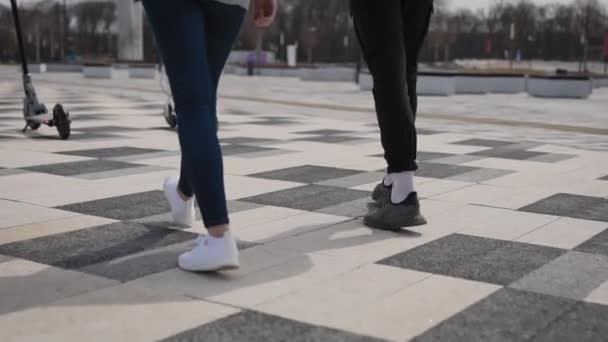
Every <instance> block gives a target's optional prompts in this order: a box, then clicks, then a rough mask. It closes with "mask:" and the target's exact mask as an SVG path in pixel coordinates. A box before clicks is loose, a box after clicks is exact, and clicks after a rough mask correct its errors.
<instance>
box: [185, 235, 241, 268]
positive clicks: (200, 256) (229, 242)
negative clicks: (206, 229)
mask: <svg viewBox="0 0 608 342" xmlns="http://www.w3.org/2000/svg"><path fill="white" fill-rule="evenodd" d="M201 237H202V238H199V239H200V241H199V239H197V242H199V244H197V245H196V246H195V247H194V248H193V249H192V250H191V251H189V252H186V253H184V254H182V255H180V256H179V258H178V260H177V264H178V265H179V267H180V268H182V269H184V270H186V271H193V272H211V271H225V270H234V269H237V268H239V251H238V249H237V246H236V240H235V239H234V237H233V236H232V234H231V233H230V232H229V231H228V232H226V233H224V236H222V237H221V238H216V237H213V236H209V235H201Z"/></svg>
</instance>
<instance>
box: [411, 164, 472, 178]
mask: <svg viewBox="0 0 608 342" xmlns="http://www.w3.org/2000/svg"><path fill="white" fill-rule="evenodd" d="M475 170H479V168H477V167H471V166H463V165H450V164H439V163H428V162H427V163H425V162H421V163H418V170H417V171H416V176H418V177H428V178H439V179H442V178H448V177H453V176H457V175H461V174H463V173H467V172H471V171H475Z"/></svg>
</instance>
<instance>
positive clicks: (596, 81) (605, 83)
mask: <svg viewBox="0 0 608 342" xmlns="http://www.w3.org/2000/svg"><path fill="white" fill-rule="evenodd" d="M606 87H608V77H594V78H593V88H606Z"/></svg>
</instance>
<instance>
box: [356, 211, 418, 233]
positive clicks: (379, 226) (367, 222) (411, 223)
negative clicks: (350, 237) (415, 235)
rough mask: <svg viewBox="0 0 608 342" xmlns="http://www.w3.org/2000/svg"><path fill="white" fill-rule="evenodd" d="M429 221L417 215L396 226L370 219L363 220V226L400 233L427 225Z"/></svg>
mask: <svg viewBox="0 0 608 342" xmlns="http://www.w3.org/2000/svg"><path fill="white" fill-rule="evenodd" d="M427 223H428V222H427V220H426V219H425V218H424V217H423V216H422V215H416V216H414V217H411V218H408V219H407V220H403V221H402V222H398V223H395V224H386V223H382V222H374V221H373V220H370V219H369V218H367V217H366V218H364V219H363V224H365V225H366V226H368V227H370V228H375V229H380V230H390V231H394V232H396V231H400V230H401V229H403V228H409V227H416V226H423V225H425V224H427Z"/></svg>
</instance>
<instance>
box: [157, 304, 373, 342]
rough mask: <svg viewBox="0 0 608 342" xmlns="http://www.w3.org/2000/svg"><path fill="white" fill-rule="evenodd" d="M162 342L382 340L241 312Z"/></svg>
mask: <svg viewBox="0 0 608 342" xmlns="http://www.w3.org/2000/svg"><path fill="white" fill-rule="evenodd" d="M162 341H163V342H174V341H175V342H177V341H205V342H223V341H231V342H279V341H283V342H284V341H291V342H347V341H382V340H380V339H376V338H372V337H367V336H363V335H357V334H353V333H349V332H346V331H341V330H336V329H331V328H326V327H321V326H315V325H312V324H307V323H303V322H298V321H293V320H290V319H286V318H282V317H278V316H272V315H268V314H264V313H261V312H255V311H249V310H245V311H242V312H239V313H237V314H234V315H231V316H228V317H225V318H222V319H219V320H216V321H213V322H211V323H208V324H205V325H203V326H200V327H198V328H194V329H191V330H188V331H185V332H183V333H180V334H178V335H175V336H172V337H169V338H166V339H164V340H162Z"/></svg>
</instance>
